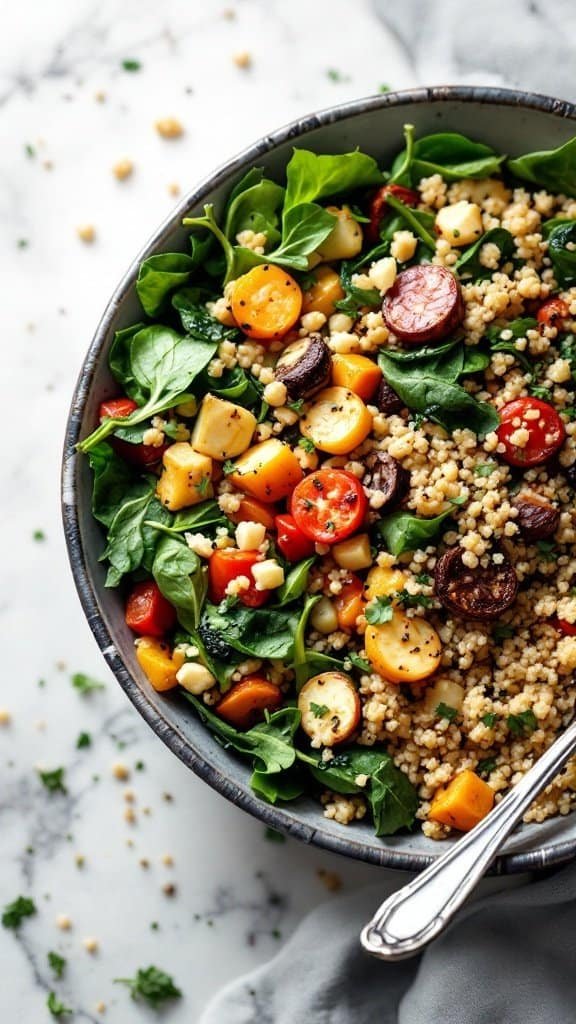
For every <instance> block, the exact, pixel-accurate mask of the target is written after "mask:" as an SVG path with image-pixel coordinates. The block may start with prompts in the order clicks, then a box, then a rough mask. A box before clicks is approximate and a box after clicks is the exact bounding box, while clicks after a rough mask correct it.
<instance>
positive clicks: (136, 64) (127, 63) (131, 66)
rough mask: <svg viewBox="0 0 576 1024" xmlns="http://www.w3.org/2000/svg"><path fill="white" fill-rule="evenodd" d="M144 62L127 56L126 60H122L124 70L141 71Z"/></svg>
mask: <svg viewBox="0 0 576 1024" xmlns="http://www.w3.org/2000/svg"><path fill="white" fill-rule="evenodd" d="M141 67H142V64H141V63H140V61H139V60H134V58H132V57H127V58H126V60H123V61H122V68H123V69H124V71H140V69H141Z"/></svg>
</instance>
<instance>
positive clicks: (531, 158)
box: [506, 138, 576, 196]
mask: <svg viewBox="0 0 576 1024" xmlns="http://www.w3.org/2000/svg"><path fill="white" fill-rule="evenodd" d="M506 169H507V170H508V171H509V172H510V174H513V175H514V177H516V178H521V180H522V181H529V182H532V183H533V184H534V185H537V186H538V187H539V188H546V189H548V191H550V192H564V193H566V195H568V196H574V195H576V138H573V139H570V140H569V141H568V142H565V143H564V145H563V146H558V148H557V149H544V150H538V151H536V152H533V153H525V154H524V155H523V156H517V157H514V158H513V159H511V160H507V161H506Z"/></svg>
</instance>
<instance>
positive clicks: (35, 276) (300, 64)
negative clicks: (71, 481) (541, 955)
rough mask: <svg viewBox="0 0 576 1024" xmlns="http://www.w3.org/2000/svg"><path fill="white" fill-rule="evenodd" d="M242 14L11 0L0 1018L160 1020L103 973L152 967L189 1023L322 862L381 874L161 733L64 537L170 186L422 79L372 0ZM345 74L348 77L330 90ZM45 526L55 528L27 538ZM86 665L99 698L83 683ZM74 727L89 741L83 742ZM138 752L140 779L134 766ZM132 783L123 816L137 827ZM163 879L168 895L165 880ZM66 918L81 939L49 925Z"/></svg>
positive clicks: (271, 938)
mask: <svg viewBox="0 0 576 1024" xmlns="http://www.w3.org/2000/svg"><path fill="white" fill-rule="evenodd" d="M229 6H230V8H231V9H232V10H233V11H234V12H235V15H236V16H235V18H234V19H232V20H227V19H226V18H225V17H224V16H223V10H224V8H225V0H202V2H199V0H165V2H163V3H158V0H122V2H121V0H117V2H114V0H103V2H101V3H99V4H98V5H94V4H93V3H91V2H90V0H50V2H48V3H44V4H39V3H34V2H32V0H21V2H20V3H19V4H10V3H8V0H3V2H2V3H0V14H1V18H0V22H1V24H2V26H3V29H2V32H1V33H0V138H1V140H2V145H1V157H0V221H1V224H2V231H1V232H0V266H1V270H2V278H1V280H2V310H3V317H4V330H3V337H2V343H1V344H2V353H3V364H2V371H3V372H2V373H1V374H0V388H1V392H2V398H1V407H2V409H3V417H4V423H5V424H6V427H5V430H6V437H5V440H4V444H3V452H2V466H3V475H4V489H3V490H4V493H3V502H2V505H3V516H2V525H3V540H4V542H3V570H2V588H1V590H0V615H1V623H2V630H1V632H2V636H3V650H4V664H3V671H2V681H1V683H0V691H1V692H0V706H2V707H3V708H5V709H7V710H8V711H9V712H10V714H11V716H12V721H11V724H10V725H9V726H5V727H2V728H0V766H1V781H0V835H1V839H2V846H1V850H2V853H1V857H2V866H1V874H0V903H1V904H2V905H4V904H6V903H7V902H9V901H11V900H12V899H13V898H14V897H16V896H17V895H19V894H24V895H30V896H32V897H33V899H34V900H35V902H36V906H37V914H36V916H35V917H34V918H33V919H30V920H29V921H28V922H27V923H26V924H24V925H23V926H22V928H21V929H20V931H19V932H18V933H13V932H10V931H6V930H5V929H2V928H0V963H1V964H2V968H3V972H2V973H3V979H4V980H3V983H2V985H1V986H0V1017H1V1018H2V1020H4V1019H6V1020H10V1021H11V1022H12V1024H19V1022H26V1024H31V1022H32V1021H33V1022H34V1024H36V1022H42V1021H44V1020H48V1019H50V1017H49V1014H48V1011H47V1009H46V1007H45V1003H46V995H47V992H48V991H49V989H50V988H55V989H56V990H57V992H58V994H59V996H60V997H61V998H62V1000H63V1001H64V1003H65V1004H66V1005H67V1006H69V1007H72V1008H74V1010H75V1011H76V1014H75V1017H74V1018H73V1019H74V1020H86V1021H94V1020H101V1019H105V1020H107V1021H110V1022H111V1024H114V1022H118V1024H120V1022H121V1024H132V1022H136V1021H141V1020H150V1019H152V1014H151V1011H148V1010H147V1009H146V1008H142V1007H140V1006H137V1005H136V1004H134V1003H132V1002H131V1001H130V998H129V996H128V993H127V992H126V991H125V990H124V989H123V988H121V987H120V986H117V985H114V984H113V979H114V978H115V977H117V976H125V975H129V974H132V973H134V971H135V969H136V968H138V967H140V966H147V965H148V964H152V963H153V964H157V965H159V966H161V967H163V968H164V969H166V970H167V971H169V972H170V973H171V974H173V976H174V978H175V980H176V982H177V983H178V984H179V985H180V987H181V989H182V990H183V992H184V998H183V999H182V1000H181V1001H180V1002H179V1003H177V1004H174V1006H173V1008H172V1009H170V1010H169V1012H168V1014H167V1016H168V1017H169V1019H170V1021H174V1024H178V1022H183V1021H186V1022H187V1024H193V1022H194V1021H195V1020H197V1019H198V1016H199V1013H200V1011H201V1009H202V1007H203V1006H204V1005H205V1003H206V1001H207V1000H208V998H209V997H210V994H211V993H212V992H213V991H214V990H215V988H216V987H217V986H219V985H220V984H222V983H223V982H225V981H226V980H227V979H230V978H232V977H234V976H236V975H237V974H239V973H240V972H242V971H244V970H246V969H248V968H250V967H252V966H254V965H256V964H258V963H259V962H262V961H264V960H265V959H267V958H269V957H270V956H272V955H273V953H274V952H275V950H277V949H278V947H279V945H280V944H281V943H282V942H283V941H284V939H285V938H286V936H287V935H288V934H289V933H290V932H291V930H292V929H293V928H294V926H295V924H296V922H297V921H298V920H299V918H300V917H301V916H302V915H303V914H304V913H305V911H306V910H307V909H308V908H310V907H312V906H314V905H315V904H317V903H319V901H321V900H324V899H329V898H331V896H330V893H329V892H328V891H327V889H326V887H325V885H324V884H323V882H322V881H321V879H320V878H319V876H318V871H319V870H321V869H324V870H327V871H332V872H337V873H338V875H339V876H340V877H341V879H342V882H343V884H344V885H345V886H347V887H351V886H356V885H359V884H361V883H362V882H364V881H365V880H367V879H373V878H375V877H377V872H376V869H371V868H368V867H365V866H362V865H355V864H352V863H347V862H345V861H343V860H342V859H339V858H336V857H333V856H329V855H327V854H324V853H322V852H321V851H318V850H312V849H306V848H304V847H303V846H300V845H298V844H297V843H295V842H294V841H289V842H286V843H284V844H279V843H272V842H269V841H266V839H265V838H264V829H263V826H262V825H261V824H260V823H259V822H257V821H254V820H252V819H251V818H249V817H248V816H246V815H245V814H243V813H241V812H240V811H238V810H237V809H236V808H234V807H233V806H232V805H230V804H228V803H227V802H225V801H224V799H223V798H222V797H220V796H219V795H217V794H216V793H214V792H212V791H211V790H210V789H209V788H208V787H207V786H205V785H204V783H202V782H200V781H199V780H197V779H196V778H195V777H194V776H193V775H192V774H191V773H190V772H188V771H187V770H186V769H185V768H184V767H183V766H182V765H181V764H180V763H179V762H178V761H177V760H176V759H175V758H174V757H173V755H172V754H171V753H170V752H169V751H168V750H167V749H165V748H164V747H163V746H162V744H161V743H160V741H159V740H157V739H156V737H155V736H154V735H153V734H152V733H151V732H150V731H149V730H148V728H147V727H146V726H145V725H144V723H143V722H142V721H141V720H140V718H139V717H138V715H137V713H136V712H135V711H134V709H133V708H132V707H131V706H130V705H129V704H128V702H127V700H126V698H125V697H124V695H123V694H122V692H121V691H120V689H119V688H118V686H117V685H116V683H115V681H114V679H113V678H112V677H111V675H110V673H109V672H108V670H107V668H106V666H105V664H104V662H103V660H102V658H101V656H100V654H99V652H98V650H97V648H96V645H95V643H94V641H93V639H92V637H91V635H90V632H89V629H88V626H87V625H86V622H85V621H84V617H83V614H82V611H81V609H80V606H79V603H78V600H77V598H76V594H75V591H74V587H73V583H72V579H71V575H70V571H69V569H68V565H67V560H66V553H65V549H64V543H63V539H62V533H61V526H60V515H59V493H58V492H59V460H60V449H61V443H62V436H63V431H64V423H65V417H66V412H67V406H68V402H69V397H70V393H71V390H72V387H73V384H74V380H75V377H76V374H77V372H78V369H79V366H80V363H81V360H82V358H83V354H84V352H85V349H86V347H87V344H88V341H89V339H90V337H91V334H92V332H93V330H94V328H95V325H96V323H97V320H98V318H99V316H100V314H101V312H102V310H103V308H104V305H105V303H106V301H107V299H108V296H109V294H110V292H111V290H112V288H113V287H114V285H115V284H116V282H117V280H118V279H119V277H120V275H121V274H122V273H123V271H124V270H125V268H126V266H127V264H128V262H129V261H130V260H131V258H132V257H133V254H134V253H135V252H136V251H137V250H138V249H139V248H140V246H141V245H142V244H143V242H144V241H145V240H146V238H147V236H148V235H149V234H150V233H151V231H152V230H153V229H154V228H155V227H156V225H157V224H158V223H159V221H160V220H162V219H163V218H164V217H165V216H166V215H167V214H168V212H169V211H170V208H171V206H172V204H173V203H174V202H175V199H174V198H173V197H171V196H170V195H169V193H168V188H167V186H168V185H169V184H170V183H171V182H177V183H179V184H180V186H181V188H182V190H185V189H187V188H189V187H191V186H192V185H193V184H194V182H195V181H196V179H198V178H199V177H200V176H201V175H203V174H204V173H206V172H208V171H209V170H210V169H211V168H212V167H214V166H215V165H217V164H218V163H219V162H220V161H222V160H224V159H225V158H227V157H228V156H229V155H231V154H233V153H234V152H235V151H237V150H239V149H240V148H242V147H243V146H245V145H246V144H248V143H249V142H251V141H252V140H254V139H255V138H256V137H258V136H259V135H260V134H262V133H263V132H265V131H267V130H269V129H271V128H274V127H276V126H278V125H279V124H282V123H283V122H285V121H287V120H289V119H290V118H292V117H295V116H297V115H299V114H303V113H306V112H307V111H310V110H312V109H314V108H318V107H321V106H327V105H329V104H331V103H333V102H337V101H340V100H343V99H348V98H352V97H356V96H360V95H363V94H367V93H370V92H375V91H376V89H377V87H378V85H379V84H380V83H381V82H388V83H390V84H393V85H394V86H406V85H410V84H412V82H413V77H412V75H411V73H410V72H409V70H408V69H407V66H406V64H405V62H404V60H403V58H402V56H401V54H400V52H399V50H398V48H397V46H396V44H395V43H394V42H393V41H392V40H391V38H389V37H387V35H386V32H385V31H384V30H383V29H382V27H381V26H380V23H379V22H378V20H377V19H376V18H375V16H374V15H373V14H372V13H371V9H370V6H369V4H368V3H366V4H365V3H363V2H354V4H352V3H347V2H346V0H315V2H314V3H313V4H311V3H309V2H305V0H293V2H292V3H291V5H290V8H289V9H287V5H285V4H282V3H280V2H279V0H267V2H260V0H244V2H231V3H230V5H229ZM243 50H247V51H249V52H250V53H251V55H252V60H253V66H252V67H251V69H249V70H247V71H246V70H240V69H239V68H238V67H236V66H235V64H234V62H233V59H232V58H233V55H234V54H235V53H238V52H240V51H243ZM127 57H133V58H137V59H138V60H140V61H141V63H142V68H141V70H140V71H139V72H136V73H132V74H130V73H127V72H126V71H123V70H122V69H121V67H120V63H121V61H122V60H123V59H124V58H127ZM331 68H333V69H335V70H337V71H338V72H340V73H341V75H342V76H343V78H344V80H343V81H340V82H335V81H333V80H332V79H331V78H330V77H329V76H328V74H327V72H328V70H329V69H331ZM98 91H102V92H104V93H105V94H106V98H105V101H104V102H97V101H96V99H95V94H96V93H97V92H98ZM165 116H173V117H178V118H179V119H180V120H181V121H182V123H183V125H184V127H185V134H184V136H183V137H182V138H181V139H180V140H178V141H175V142H167V141H163V140H161V139H160V138H159V137H158V136H157V134H156V133H155V131H154V129H153V122H154V121H155V120H156V119H157V118H160V117H165ZM27 145H28V146H31V147H32V148H33V155H31V156H29V155H27V153H26V146H27ZM122 157H129V158H130V159H132V160H133V161H134V163H135V172H134V175H133V177H132V179H131V180H129V181H125V182H122V183H119V182H117V181H116V180H115V179H114V177H113V176H112V173H111V166H112V165H113V164H114V163H115V162H116V161H117V160H119V159H120V158H122ZM80 224H93V225H94V227H95V229H96V241H95V242H94V244H93V245H83V244H82V243H81V242H80V241H79V240H78V239H77V237H76V228H77V226H78V225H80ZM22 241H24V242H26V243H27V244H26V247H24V248H21V247H19V243H21V242H22ZM38 529H41V530H43V531H44V533H45V535H46V539H45V540H44V541H34V539H33V533H34V531H35V530H38ZM74 671H83V672H88V673H90V674H91V675H94V676H95V677H96V678H98V679H101V680H102V681H103V682H104V683H105V684H106V689H105V690H103V691H102V692H97V693H94V694H92V695H91V696H88V697H82V696H80V695H79V694H78V693H77V692H76V691H75V690H74V689H73V688H72V687H71V684H70V675H71V673H72V672H74ZM41 679H42V680H44V681H45V685H44V686H43V687H40V686H39V685H38V684H39V680H41ZM82 730H86V731H88V732H90V733H91V734H92V737H93V741H92V746H91V748H90V749H87V750H80V751H76V749H75V743H76V738H77V736H78V734H79V732H80V731H82ZM119 744H126V745H125V747H124V749H121V750H119V749H118V746H119ZM117 760H121V761H122V762H124V763H125V764H126V765H127V766H128V767H129V768H130V771H131V777H130V779H129V781H128V782H127V783H124V784H123V783H121V782H119V781H117V780H115V779H114V778H113V777H112V765H113V763H114V762H115V761H117ZM139 760H140V761H142V762H144V765H145V768H144V770H143V771H135V770H134V765H135V763H136V762H137V761H139ZM38 765H42V766H43V767H45V768H55V767H59V766H64V767H65V769H66V776H65V777H66V786H67V788H68V794H67V795H66V796H64V795H61V794H54V795H50V794H48V793H47V792H46V790H45V789H43V787H42V785H41V783H40V782H39V780H38V777H37V774H36V767H37V766H38ZM128 786H129V787H130V788H132V789H133V790H134V793H135V796H136V803H135V805H134V807H135V811H136V816H137V821H136V823H135V824H133V825H130V824H128V823H127V822H126V821H125V820H124V811H125V808H126V807H127V806H128V805H127V804H126V803H125V802H124V798H123V794H124V791H125V789H126V788H127V787H128ZM166 792H167V793H170V794H172V796H173V801H172V802H166V801H165V800H164V799H163V795H162V794H164V793H166ZM146 807H149V808H150V814H149V816H147V815H146V814H145V813H144V808H146ZM129 841H130V843H131V844H132V845H130V846H129V845H128V842H129ZM27 851H28V852H27ZM77 854H81V855H83V856H84V857H85V865H84V867H82V868H78V867H77V866H76V862H75V858H76V855H77ZM164 854H169V855H171V856H172V857H173V858H174V866H173V867H171V868H169V867H166V866H165V865H164V864H163V863H162V862H161V858H162V856H163V855H164ZM141 858H146V859H147V860H148V861H149V864H150V866H149V867H148V868H147V869H146V868H144V867H141V866H140V863H139V862H140V859H141ZM170 881H173V883H174V885H175V886H176V893H175V895H174V896H173V897H169V896H167V895H165V894H164V892H163V886H164V885H165V884H166V883H167V882H170ZM62 913H64V914H68V915H69V916H70V918H71V921H72V927H71V929H70V931H68V932H63V931H60V930H59V929H58V928H57V927H56V923H55V921H56V917H57V915H59V914H62ZM153 921H157V922H159V929H158V930H157V931H154V930H152V929H151V927H150V924H151V922H153ZM86 937H94V938H96V939H97V940H98V942H99V951H98V952H97V953H96V954H95V955H90V954H89V953H87V952H86V950H85V949H84V948H83V945H82V943H83V940H84V939H85V938H86ZM49 950H56V951H58V952H60V953H61V954H62V955H63V956H65V957H66V958H67V960H68V967H67V970H66V973H65V975H64V977H63V979H62V981H61V982H56V983H55V982H54V981H53V979H52V978H51V972H50V970H49V969H48V965H47V962H46V954H47V952H48V951H49ZM8 979H9V980H8ZM100 1001H103V1002H104V1003H105V1004H106V1007H107V1009H106V1013H105V1017H102V1016H101V1015H100V1014H99V1013H98V1012H97V1010H96V1006H97V1004H98V1003H99V1002H100Z"/></svg>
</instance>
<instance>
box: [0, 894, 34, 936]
mask: <svg viewBox="0 0 576 1024" xmlns="http://www.w3.org/2000/svg"><path fill="white" fill-rule="evenodd" d="M35 913H36V904H35V903H34V900H31V899H29V898H28V896H18V897H17V898H16V899H15V900H14V902H13V903H7V904H6V906H5V907H4V910H3V912H2V924H3V925H4V927H5V928H18V927H19V926H20V925H21V924H22V921H23V920H24V918H25V917H32V916H33V914H35Z"/></svg>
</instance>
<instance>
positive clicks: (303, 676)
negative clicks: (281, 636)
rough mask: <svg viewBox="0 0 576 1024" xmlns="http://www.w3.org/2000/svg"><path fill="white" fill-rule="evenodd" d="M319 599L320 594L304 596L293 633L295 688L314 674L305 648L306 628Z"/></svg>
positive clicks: (298, 687)
mask: <svg viewBox="0 0 576 1024" xmlns="http://www.w3.org/2000/svg"><path fill="white" fill-rule="evenodd" d="M319 600H320V594H309V595H308V597H306V599H305V601H304V606H303V608H302V611H301V612H300V618H299V619H298V623H297V626H296V631H295V634H294V653H293V667H294V672H295V675H296V689H297V690H300V688H301V687H302V686H303V685H304V683H305V682H306V681H307V680H308V679H311V678H312V676H313V675H315V674H316V670H315V668H313V667H312V665H311V664H310V660H309V654H310V652H309V651H307V650H306V628H307V626H308V619H309V618H310V613H311V611H312V609H313V607H314V605H315V604H318V601H319Z"/></svg>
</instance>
